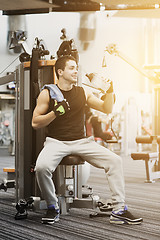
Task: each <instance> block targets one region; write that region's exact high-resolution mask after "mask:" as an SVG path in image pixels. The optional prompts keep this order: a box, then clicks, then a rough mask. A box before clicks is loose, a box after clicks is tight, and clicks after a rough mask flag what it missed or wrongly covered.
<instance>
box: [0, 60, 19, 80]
mask: <svg viewBox="0 0 160 240" xmlns="http://www.w3.org/2000/svg"><path fill="white" fill-rule="evenodd" d="M19 57H20V55H19V56H18V57H16V59H14V60H13V62H11V63H10V64H9V65H8V66H7V67H6V68H5V69H3V70H2V72H0V75H1V74H2V73H3V72H4V71H5V70H6V69H7V68H9V67H10V66H11V65H12V64H13V63H14V62H15V61H16V60H17V59H18V58H19Z"/></svg>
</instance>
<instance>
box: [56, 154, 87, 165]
mask: <svg viewBox="0 0 160 240" xmlns="http://www.w3.org/2000/svg"><path fill="white" fill-rule="evenodd" d="M84 162H85V161H84V160H83V158H82V157H80V156H79V155H68V156H65V157H64V158H63V159H62V161H61V162H60V165H81V164H84Z"/></svg>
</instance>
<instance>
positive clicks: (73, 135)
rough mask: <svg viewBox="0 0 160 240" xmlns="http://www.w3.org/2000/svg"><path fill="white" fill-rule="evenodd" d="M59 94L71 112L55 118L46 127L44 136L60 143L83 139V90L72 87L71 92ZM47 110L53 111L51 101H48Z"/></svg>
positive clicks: (84, 99) (84, 102) (84, 101)
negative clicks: (66, 102)
mask: <svg viewBox="0 0 160 240" xmlns="http://www.w3.org/2000/svg"><path fill="white" fill-rule="evenodd" d="M60 90H61V89H60ZM61 92H62V93H63V96H64V98H65V99H66V100H67V101H68V103H69V105H70V108H71V110H70V111H68V112H67V113H65V114H64V115H61V116H59V117H56V118H55V119H54V120H53V121H52V122H51V123H50V124H49V125H48V126H47V129H46V130H47V132H46V136H47V137H52V138H55V139H57V140H60V141H73V140H78V139H81V138H84V137H85V131H84V109H85V104H86V97H85V93H84V90H83V88H82V87H77V86H73V88H72V89H71V90H69V91H63V90H61ZM49 109H50V110H52V109H53V101H52V100H50V107H49Z"/></svg>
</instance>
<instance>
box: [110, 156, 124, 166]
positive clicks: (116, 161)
mask: <svg viewBox="0 0 160 240" xmlns="http://www.w3.org/2000/svg"><path fill="white" fill-rule="evenodd" d="M112 164H113V166H114V167H116V168H121V167H122V158H121V157H120V156H119V155H117V154H114V156H113V158H112Z"/></svg>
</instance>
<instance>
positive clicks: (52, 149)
mask: <svg viewBox="0 0 160 240" xmlns="http://www.w3.org/2000/svg"><path fill="white" fill-rule="evenodd" d="M55 71H56V75H57V78H58V83H57V86H56V87H57V88H58V90H59V91H60V93H62V96H63V97H64V98H63V100H62V101H58V100H57V99H53V98H51V94H50V91H49V90H48V89H43V90H42V91H41V93H40V95H39V97H38V100H37V105H36V107H35V110H34V112H33V118H32V126H33V128H35V129H38V128H42V127H46V129H47V134H46V141H45V143H44V148H43V149H42V151H41V152H40V154H39V156H38V159H37V162H36V167H35V171H36V177H37V181H38V185H39V188H40V190H41V192H42V196H43V197H44V199H45V200H46V202H47V205H48V210H47V213H46V216H44V217H43V218H42V223H49V224H52V223H54V222H56V221H58V220H59V206H58V199H57V197H56V193H55V187H54V183H53V181H52V174H53V172H54V171H55V169H56V167H57V166H58V165H59V163H60V162H61V160H62V159H63V157H65V156H67V155H69V154H78V155H80V156H81V157H82V158H83V159H84V160H85V161H87V162H88V163H90V164H91V165H93V166H95V167H97V168H102V169H104V171H105V173H106V177H107V179H108V183H109V187H110V191H111V196H112V204H113V212H112V214H111V217H110V223H116V224H123V223H128V224H140V223H141V222H142V218H136V217H134V216H133V215H132V214H131V213H130V212H129V211H128V209H127V206H125V191H124V178H123V167H122V159H121V157H120V156H118V155H116V154H115V153H113V152H111V151H110V150H108V149H107V148H104V147H103V146H100V145H98V144H97V143H96V142H94V139H93V137H89V138H87V137H86V136H85V131H84V124H85V122H84V114H85V105H86V104H87V105H88V106H89V107H91V108H94V109H96V110H98V111H102V112H104V113H106V114H109V113H111V112H112V108H113V104H114V94H113V87H112V86H111V88H110V89H109V90H108V91H107V92H106V94H105V97H104V98H103V101H102V100H100V99H98V98H97V97H95V96H94V95H93V94H92V93H90V92H86V91H84V89H83V88H82V87H79V86H76V83H77V74H78V69H77V63H76V60H75V59H74V58H73V57H72V56H63V57H60V58H59V59H58V60H57V61H56V64H55Z"/></svg>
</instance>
